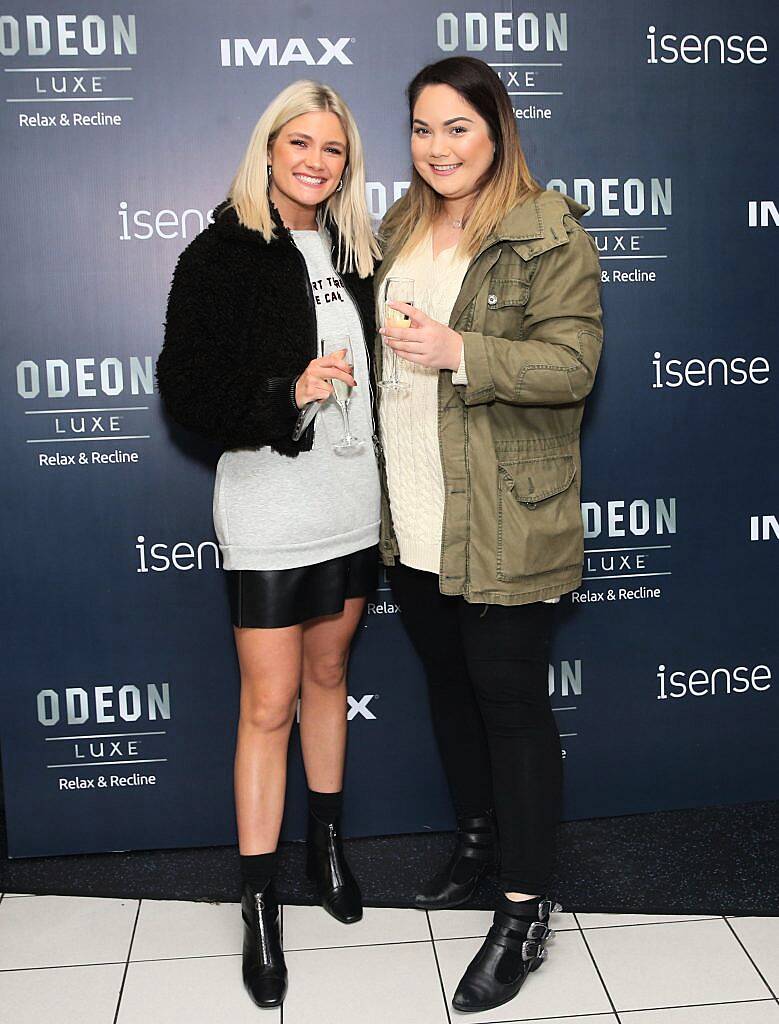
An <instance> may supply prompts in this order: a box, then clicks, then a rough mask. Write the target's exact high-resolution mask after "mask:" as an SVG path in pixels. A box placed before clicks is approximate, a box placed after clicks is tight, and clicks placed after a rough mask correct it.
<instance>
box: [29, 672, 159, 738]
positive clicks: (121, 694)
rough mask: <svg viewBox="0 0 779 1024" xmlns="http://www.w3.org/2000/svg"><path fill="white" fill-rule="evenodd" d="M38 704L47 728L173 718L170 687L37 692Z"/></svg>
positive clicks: (74, 688)
mask: <svg viewBox="0 0 779 1024" xmlns="http://www.w3.org/2000/svg"><path fill="white" fill-rule="evenodd" d="M35 702H36V710H37V717H38V722H39V723H40V724H41V725H44V726H47V727H49V726H54V725H86V724H87V723H93V724H95V725H106V724H110V723H114V722H138V721H144V722H156V721H161V720H164V721H170V717H171V710H170V685H169V684H168V683H146V684H145V685H143V686H136V685H135V684H133V683H127V684H125V685H123V686H92V687H90V688H89V689H86V687H83V686H68V687H65V689H64V690H62V691H58V690H54V689H44V690H39V691H38V693H37V694H36V697H35Z"/></svg>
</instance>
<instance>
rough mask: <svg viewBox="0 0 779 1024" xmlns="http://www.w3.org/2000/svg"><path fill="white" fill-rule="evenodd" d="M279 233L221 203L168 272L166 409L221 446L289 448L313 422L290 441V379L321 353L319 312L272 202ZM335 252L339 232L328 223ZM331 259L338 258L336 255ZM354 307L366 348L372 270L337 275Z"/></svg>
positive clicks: (305, 441)
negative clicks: (247, 221)
mask: <svg viewBox="0 0 779 1024" xmlns="http://www.w3.org/2000/svg"><path fill="white" fill-rule="evenodd" d="M274 219H275V220H276V237H274V238H273V239H272V241H270V242H266V241H265V240H264V239H263V237H262V235H261V234H260V233H259V231H253V230H252V229H251V228H246V227H244V226H243V225H241V224H240V223H239V221H238V217H237V215H236V212H235V210H233V209H232V208H231V207H228V206H227V204H226V203H223V204H222V205H221V206H219V207H218V208H217V209H216V210H215V211H214V223H213V224H211V225H209V226H208V228H206V230H205V231H203V232H202V233H201V234H199V235H198V236H197V238H195V239H193V241H192V242H190V244H189V245H188V246H187V248H186V249H185V250H184V251H183V252H182V254H181V256H180V257H179V260H178V263H177V265H176V269H175V271H174V274H173V284H172V285H171V289H170V296H169V298H168V312H167V318H166V323H165V342H164V345H163V348H162V352H161V353H160V356H159V359H158V361H157V383H158V386H159V390H160V394H161V395H162V398H163V401H164V403H165V407H166V409H167V411H168V412H169V413H170V415H171V416H172V418H173V419H174V420H176V422H177V423H180V424H181V425H182V426H184V427H188V428H189V429H191V430H194V431H196V432H197V433H198V434H201V435H203V436H204V437H207V438H209V439H210V440H212V441H215V442H217V443H218V444H220V445H221V446H222V447H223V448H225V449H232V448H262V447H264V446H265V445H269V446H270V447H271V448H273V449H275V450H276V451H277V452H280V453H281V454H283V455H290V456H295V455H297V453H298V452H299V451H305V450H308V449H310V448H311V445H312V442H313V426H312V427H310V428H309V429H308V430H306V431H305V433H304V434H303V436H302V437H301V438H300V440H299V441H293V440H292V431H293V428H294V425H295V420H296V415H297V414H296V411H295V406H294V403H293V401H292V397H291V395H292V387H293V381H294V380H295V379H296V378H297V377H298V376H299V375H300V374H301V373H302V372H303V370H305V368H306V366H307V365H308V364H309V362H310V361H311V360H312V359H315V358H316V357H317V355H318V352H317V325H316V312H315V306H314V301H313V296H312V293H311V286H310V283H309V278H308V270H307V268H306V264H305V261H304V259H303V255H302V253H301V252H300V251H299V250H298V249H297V247H296V246H295V244H294V242H293V240H292V236H291V235H290V233H289V231H287V229H286V228H285V227H284V226H283V224H282V223H281V221H280V219H279V218H278V215H277V214H276V212H275V211H274ZM330 234H331V237H332V238H333V242H334V245H333V251H334V253H335V252H337V251H338V250H337V246H338V237H337V234H336V233H335V229H334V227H330ZM333 263H334V264H335V263H336V259H335V256H334V257H333ZM341 278H342V280H343V282H344V285H345V287H346V289H347V290H348V291H349V293H350V294H351V296H352V299H353V300H354V302H355V305H356V306H357V308H358V310H359V313H360V316H361V319H362V322H363V330H364V331H365V342H366V346H367V348H368V352H369V354H370V350H371V347H372V343H373V333H374V330H375V326H374V322H375V321H374V301H373V282H372V278H370V277H368V278H360V277H358V276H357V274H356V273H345V274H342V275H341Z"/></svg>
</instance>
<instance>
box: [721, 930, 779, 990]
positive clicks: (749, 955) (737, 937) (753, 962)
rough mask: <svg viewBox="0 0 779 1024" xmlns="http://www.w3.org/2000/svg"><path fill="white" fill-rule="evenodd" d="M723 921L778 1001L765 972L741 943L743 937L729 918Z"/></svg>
mask: <svg viewBox="0 0 779 1024" xmlns="http://www.w3.org/2000/svg"><path fill="white" fill-rule="evenodd" d="M723 920H724V921H725V925H726V926H727V928H728V929H729V930H730V932H731V934H732V935H733V937H734V938H735V940H736V942H737V943H738V944H739V946H741V948H742V949H743V950H744V953H745V954H746V956H747V959H748V960H749V962H750V963H751V964H752V966H753V967H754V969H755V970H756V971H757V973H758V975H759V977H760V980H761V981H762V982H763V984H764V985H765V987H766V988H767V989H768V991H769V992H770V993H771V995H772V996H773V998H774V999H777V997H778V996H779V993H777V992H774V990H773V989H772V988H771V986H770V985H769V984H768V982H767V980H766V978H765V975H764V974H763V972H762V971H761V970H760V968H759V967H758V966H757V964H756V963H755V961H754V960H753V958H752V954H751V953H750V952H749V950H748V949H747V947H746V946H745V945H744V943H743V942H742V941H741V937H740V936H739V934H738V932H737V931H736V929H735V928H734V927H733V925H732V924H731V923H730V921H728V919H727V918H723Z"/></svg>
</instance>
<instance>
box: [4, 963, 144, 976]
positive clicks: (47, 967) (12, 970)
mask: <svg viewBox="0 0 779 1024" xmlns="http://www.w3.org/2000/svg"><path fill="white" fill-rule="evenodd" d="M125 963H127V961H126V960H93V961H90V962H89V963H85V964H38V965H37V966H35V967H0V974H16V973H19V972H20V971H67V970H70V969H71V968H73V967H118V966H120V965H122V964H125Z"/></svg>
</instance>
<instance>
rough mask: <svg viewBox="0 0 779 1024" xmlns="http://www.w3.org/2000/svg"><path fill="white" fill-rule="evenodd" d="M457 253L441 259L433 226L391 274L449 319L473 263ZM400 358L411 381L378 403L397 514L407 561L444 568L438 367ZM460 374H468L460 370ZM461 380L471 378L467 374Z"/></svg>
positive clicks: (425, 306) (433, 312) (432, 312)
mask: <svg viewBox="0 0 779 1024" xmlns="http://www.w3.org/2000/svg"><path fill="white" fill-rule="evenodd" d="M455 254H456V249H455V248H451V249H444V250H443V252H440V253H439V254H438V256H437V257H436V258H435V259H434V258H433V240H432V235H430V234H429V235H428V236H427V237H426V238H425V240H424V241H423V242H422V244H421V245H419V246H417V248H416V249H415V250H414V251H413V252H411V253H408V254H406V255H402V256H401V258H400V259H399V260H397V261H396V262H395V263H394V264H393V266H392V267H391V269H390V272H389V275H388V276H389V277H410V278H413V280H414V305H415V306H418V307H419V308H420V309H421V310H422V312H423V313H427V314H428V316H431V317H433V319H435V320H438V321H439V322H440V323H442V324H446V323H449V317H450V316H451V313H452V308H453V307H454V304H455V301H456V299H457V296H458V294H459V292H460V286H461V285H462V281H463V278H464V277H465V271H466V270H467V269H468V262H469V261H468V258H467V256H466V257H462V258H460V257H457V256H456V255H455ZM385 280H386V278H385ZM382 312H383V311H382V310H379V314H381V313H382ZM398 366H399V373H400V378H401V380H403V381H404V382H405V383H407V384H409V385H410V389H409V390H407V391H383V392H382V395H381V401H380V403H379V425H380V430H381V443H382V445H383V447H384V454H385V459H386V464H387V486H388V488H389V497H390V503H391V505H392V520H393V523H394V526H395V535H396V537H397V539H398V547H399V548H400V559H401V561H402V562H403V564H404V565H408V566H410V567H411V568H412V569H422V570H424V571H426V572H434V573H438V568H439V563H440V561H441V531H442V527H443V520H444V477H443V471H442V469H441V453H440V450H439V447H438V373H439V371H438V370H432V369H430V368H429V367H426V366H419V365H417V364H416V363H409V362H408V361H407V360H404V359H400V360H399V361H398ZM461 369H462V364H461ZM455 382H456V383H459V382H461V378H460V377H459V376H457V375H455ZM462 383H467V378H464V379H462Z"/></svg>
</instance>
